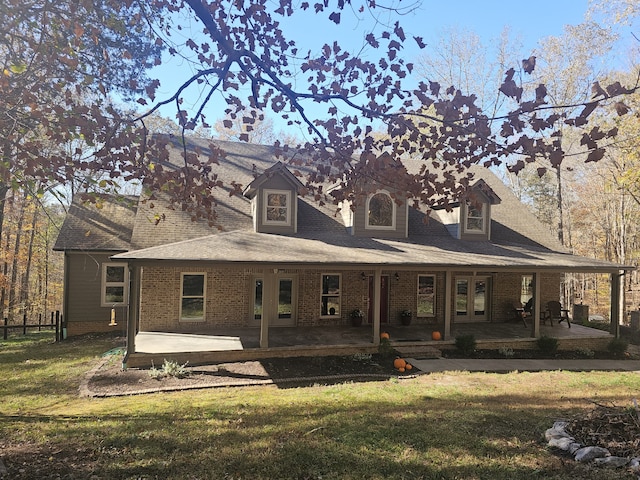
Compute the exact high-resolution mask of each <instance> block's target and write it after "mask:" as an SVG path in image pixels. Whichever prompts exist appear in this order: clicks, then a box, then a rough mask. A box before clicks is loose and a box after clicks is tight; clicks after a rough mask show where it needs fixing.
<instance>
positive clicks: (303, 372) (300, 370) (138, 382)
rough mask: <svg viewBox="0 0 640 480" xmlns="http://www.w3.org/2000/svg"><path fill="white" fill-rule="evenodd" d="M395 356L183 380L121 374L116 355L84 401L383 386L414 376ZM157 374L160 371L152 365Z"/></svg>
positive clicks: (227, 371)
mask: <svg viewBox="0 0 640 480" xmlns="http://www.w3.org/2000/svg"><path fill="white" fill-rule="evenodd" d="M393 359H394V357H393V356H382V355H352V356H333V357H331V356H329V357H296V358H271V359H266V360H260V361H246V362H234V363H221V364H216V365H203V366H193V367H190V366H188V365H187V366H185V369H184V370H185V371H186V375H185V376H184V377H182V378H178V377H175V376H164V377H162V378H157V379H156V378H152V376H151V371H150V370H146V369H137V368H129V369H127V370H122V368H121V360H122V357H121V356H119V355H112V356H109V357H106V358H105V360H104V361H103V363H102V364H100V365H99V366H98V367H97V368H96V369H94V370H93V371H92V372H90V373H89V376H88V381H87V382H86V384H85V387H84V391H82V392H81V393H82V394H83V395H89V396H94V397H107V396H118V395H132V394H138V393H150V392H155V391H169V390H185V389H194V388H208V387H216V386H218V387H221V386H240V385H265V384H266V385H270V384H271V385H277V386H280V387H295V386H303V385H313V384H329V383H343V382H349V381H366V380H381V379H385V378H391V377H401V376H410V375H412V374H415V373H416V370H415V369H414V370H412V371H407V372H405V373H400V372H399V371H398V370H396V369H395V368H393ZM156 368H157V369H160V368H161V366H160V365H156Z"/></svg>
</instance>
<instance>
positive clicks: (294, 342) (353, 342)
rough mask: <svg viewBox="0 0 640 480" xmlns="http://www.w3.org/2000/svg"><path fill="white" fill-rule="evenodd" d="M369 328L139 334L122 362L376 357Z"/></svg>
mask: <svg viewBox="0 0 640 480" xmlns="http://www.w3.org/2000/svg"><path fill="white" fill-rule="evenodd" d="M380 329H381V331H384V332H387V333H389V336H390V343H391V346H392V347H393V348H394V349H396V350H397V351H399V352H401V353H402V354H406V355H413V356H415V355H423V356H437V355H438V353H439V351H440V350H442V349H447V348H454V346H455V338H456V337H458V336H460V335H473V336H474V337H475V339H476V341H477V345H478V348H487V349H498V348H500V347H510V348H514V349H535V348H537V347H536V340H537V338H536V337H535V336H534V335H533V331H532V328H531V326H529V327H528V328H527V327H524V325H523V324H522V323H466V324H454V325H452V326H451V334H450V336H449V337H448V338H445V339H443V340H439V341H434V340H432V339H431V334H432V332H433V331H434V330H438V331H440V329H438V326H437V325H410V326H400V325H384V324H383V325H381V326H380ZM539 333H540V335H543V336H544V335H546V336H549V337H554V338H556V339H558V343H559V348H560V349H564V350H575V349H578V348H589V349H592V350H595V349H598V348H606V345H607V343H608V342H609V341H610V340H611V339H612V338H614V336H613V335H612V334H610V333H608V332H605V331H602V330H598V329H594V328H589V327H585V326H583V325H578V324H572V326H571V328H568V327H567V325H566V324H565V323H564V322H563V323H561V324H556V323H554V325H540V332H539ZM377 340H378V339H377V338H374V328H373V325H365V326H361V327H349V326H336V327H330V328H328V327H274V328H271V329H270V331H269V347H268V348H261V347H260V328H227V329H216V330H209V331H201V332H197V333H178V332H175V333H169V332H139V333H137V334H136V336H135V352H134V353H131V354H130V355H129V356H128V359H127V364H126V366H127V367H141V368H146V367H149V366H151V364H152V362H153V364H156V365H158V364H162V362H163V361H164V360H165V359H167V360H174V361H177V362H180V363H185V362H189V364H191V365H196V364H204V363H216V362H229V361H245V360H255V359H261V358H270V357H296V356H321V355H351V354H355V353H376V352H377V351H378V347H379V341H377Z"/></svg>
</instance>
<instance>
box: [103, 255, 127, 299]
mask: <svg viewBox="0 0 640 480" xmlns="http://www.w3.org/2000/svg"><path fill="white" fill-rule="evenodd" d="M128 282H129V269H128V268H127V264H126V263H103V264H102V288H101V292H102V294H101V299H100V301H101V303H102V306H103V307H113V306H118V305H126V304H127V294H128V290H129V289H128V288H127V287H128Z"/></svg>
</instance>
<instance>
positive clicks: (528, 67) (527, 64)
mask: <svg viewBox="0 0 640 480" xmlns="http://www.w3.org/2000/svg"><path fill="white" fill-rule="evenodd" d="M535 68H536V57H535V55H531V56H530V57H529V58H526V59H524V60H522V69H523V70H524V71H525V72H526V73H529V74H531V73H533V70H534V69H535Z"/></svg>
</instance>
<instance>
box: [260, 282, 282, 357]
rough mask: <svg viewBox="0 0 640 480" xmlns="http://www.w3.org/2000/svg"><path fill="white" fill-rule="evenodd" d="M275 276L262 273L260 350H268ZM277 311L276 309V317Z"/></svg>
mask: <svg viewBox="0 0 640 480" xmlns="http://www.w3.org/2000/svg"><path fill="white" fill-rule="evenodd" d="M275 278H276V276H275V274H274V272H273V270H265V271H264V285H263V286H262V316H261V317H260V348H269V320H270V318H271V315H272V314H273V310H274V309H273V299H274V297H275ZM277 314H278V309H277V308H276V315H277Z"/></svg>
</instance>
